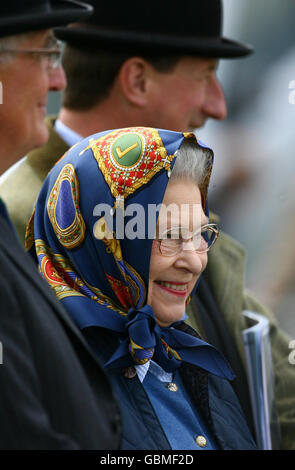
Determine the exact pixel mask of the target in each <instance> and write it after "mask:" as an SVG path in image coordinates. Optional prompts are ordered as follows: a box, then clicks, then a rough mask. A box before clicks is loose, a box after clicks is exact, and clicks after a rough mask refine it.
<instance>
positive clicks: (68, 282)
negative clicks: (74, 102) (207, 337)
mask: <svg viewBox="0 0 295 470" xmlns="http://www.w3.org/2000/svg"><path fill="white" fill-rule="evenodd" d="M185 139H192V140H193V142H195V144H196V146H197V145H200V146H202V147H204V144H202V143H200V142H198V140H197V139H196V137H195V136H194V134H187V133H185V134H184V133H179V132H172V131H166V130H160V129H158V130H157V129H153V128H143V127H133V128H126V129H118V130H113V131H106V132H101V133H98V134H95V135H93V136H91V137H90V138H87V139H85V140H83V141H82V142H80V143H79V144H77V145H75V146H74V147H72V148H71V149H70V150H69V151H68V152H67V153H66V154H65V155H64V157H63V158H61V159H60V160H59V162H57V164H56V165H55V166H54V167H53V169H52V170H51V172H50V173H49V175H48V176H47V178H46V180H45V182H44V185H43V187H42V190H41V193H40V195H39V198H38V201H37V203H36V207H35V210H34V213H33V216H32V218H31V221H30V223H29V226H28V229H27V235H26V245H27V249H28V250H29V251H30V252H31V253H32V254H33V255H34V256H36V257H37V260H38V264H39V268H40V271H41V274H42V276H43V277H44V278H45V280H46V281H47V282H48V284H49V285H50V286H51V288H52V289H53V290H54V292H55V294H56V296H57V298H58V299H59V300H60V301H61V302H62V303H63V305H64V307H65V308H66V310H67V311H68V313H69V315H70V316H71V317H72V319H73V320H74V322H75V323H76V324H77V325H78V327H79V328H80V329H81V330H83V329H84V328H87V327H90V326H100V327H102V328H106V329H108V330H111V331H113V332H114V333H115V334H117V335H118V336H119V338H120V346H119V347H118V349H117V350H116V351H115V352H114V354H113V356H112V357H111V358H110V359H109V361H108V362H107V364H106V366H107V367H117V366H122V367H125V366H126V367H127V366H130V365H134V364H144V363H145V362H147V361H148V360H150V359H151V358H153V360H155V361H156V362H158V363H159V364H160V365H161V366H162V367H163V368H164V369H165V370H167V371H171V370H174V369H175V368H176V367H178V366H179V365H180V364H181V361H182V360H183V361H186V362H190V363H193V364H197V365H201V366H204V358H205V357H206V368H209V369H210V370H211V371H212V372H214V373H216V374H218V375H222V376H226V377H228V378H232V373H231V371H230V370H229V369H228V366H227V365H226V363H225V362H224V361H223V359H222V357H221V355H219V353H218V351H216V350H215V348H213V347H212V346H209V345H208V344H207V343H205V342H204V341H202V340H201V339H197V338H195V337H193V336H191V335H188V334H186V333H184V332H182V331H178V330H177V329H176V328H174V326H173V325H171V326H170V327H168V328H160V327H159V326H158V325H157V323H156V321H155V317H154V313H153V310H152V307H151V306H149V305H147V304H146V300H147V288H148V281H149V264H150V256H151V248H152V238H151V236H149V237H148V223H149V222H150V221H148V210H147V207H148V204H154V205H159V204H160V203H161V202H162V200H163V197H164V193H165V190H166V186H167V184H168V181H169V176H170V173H171V170H172V168H173V165H174V162H175V158H177V155H176V152H177V150H178V149H179V148H180V146H181V144H182V142H183V141H184V140H185ZM209 150H210V149H209ZM208 155H211V157H210V158H209V157H208V171H207V178H206V181H205V183H204V185H203V186H202V187H200V190H201V194H202V201H203V207H204V209H205V210H206V212H207V208H206V199H207V188H208V183H209V178H210V173H211V169H212V162H213V153H212V151H210V152H208ZM131 204H140V205H141V206H142V207H143V208H144V209H145V211H144V215H143V219H141V220H140V221H139V220H138V221H137V229H139V228H140V231H141V234H142V233H143V234H144V236H143V237H141V238H134V239H133V240H130V239H128V238H127V237H125V238H123V236H124V229H126V227H127V224H129V228H130V224H134V223H135V221H134V220H132V217H130V214H129V216H126V217H124V218H122V215H123V214H124V213H125V214H126V213H128V207H129V208H130V207H131ZM102 205H104V206H102ZM102 207H105V208H106V209H105V211H101V209H102ZM123 207H124V209H122V208H123ZM124 211H125V212H124ZM119 215H120V216H121V218H120V217H119ZM118 220H119V221H122V220H123V226H122V223H120V224H119V222H118ZM138 225H140V227H138ZM122 227H123V236H122ZM110 235H111V237H110ZM208 358H209V359H208Z"/></svg>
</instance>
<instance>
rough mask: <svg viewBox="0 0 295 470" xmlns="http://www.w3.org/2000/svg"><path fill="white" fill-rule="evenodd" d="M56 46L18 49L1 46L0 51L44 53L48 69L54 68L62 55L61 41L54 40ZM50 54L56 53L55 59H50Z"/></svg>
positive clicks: (58, 63)
mask: <svg viewBox="0 0 295 470" xmlns="http://www.w3.org/2000/svg"><path fill="white" fill-rule="evenodd" d="M55 44H56V47H50V48H48V47H36V48H34V47H32V48H25V49H18V48H10V47H6V48H1V49H0V53H2V52H4V53H10V52H12V53H16V54H22V53H24V54H40V55H42V54H44V55H45V56H47V57H48V68H49V69H50V70H55V69H57V68H58V66H59V65H60V60H61V55H62V41H59V40H57V41H55ZM50 55H51V56H53V55H56V58H55V60H54V59H52V58H51V57H50Z"/></svg>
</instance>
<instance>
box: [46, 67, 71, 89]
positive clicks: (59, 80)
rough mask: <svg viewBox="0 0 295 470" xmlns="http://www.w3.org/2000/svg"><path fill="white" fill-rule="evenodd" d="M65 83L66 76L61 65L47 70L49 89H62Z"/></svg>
mask: <svg viewBox="0 0 295 470" xmlns="http://www.w3.org/2000/svg"><path fill="white" fill-rule="evenodd" d="M66 84H67V80H66V76H65V73H64V70H63V68H62V66H61V65H59V66H58V67H57V68H56V69H51V70H49V91H62V90H63V89H64V88H65V87H66Z"/></svg>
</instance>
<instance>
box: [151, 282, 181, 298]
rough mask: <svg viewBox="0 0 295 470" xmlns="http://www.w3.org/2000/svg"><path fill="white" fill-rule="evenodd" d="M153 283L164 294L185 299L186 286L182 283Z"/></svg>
mask: <svg viewBox="0 0 295 470" xmlns="http://www.w3.org/2000/svg"><path fill="white" fill-rule="evenodd" d="M155 283H156V284H157V285H158V286H159V287H160V288H161V289H163V290H165V291H166V292H170V293H171V294H174V295H177V296H181V297H185V296H186V294H187V289H188V284H187V283H183V282H175V283H174V282H166V281H155Z"/></svg>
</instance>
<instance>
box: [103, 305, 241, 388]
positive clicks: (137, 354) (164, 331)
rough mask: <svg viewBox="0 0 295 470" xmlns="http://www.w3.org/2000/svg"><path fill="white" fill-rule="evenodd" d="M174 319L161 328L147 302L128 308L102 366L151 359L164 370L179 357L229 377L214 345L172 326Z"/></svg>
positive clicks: (176, 363) (175, 364) (177, 362)
mask: <svg viewBox="0 0 295 470" xmlns="http://www.w3.org/2000/svg"><path fill="white" fill-rule="evenodd" d="M177 323H179V322H177ZM177 323H174V324H172V325H171V326H169V327H166V328H161V327H160V326H159V325H157V323H156V321H155V317H154V313H153V309H152V307H151V306H149V305H145V306H144V307H143V308H141V309H138V310H135V309H131V310H129V313H128V317H127V319H126V323H125V325H124V326H123V328H122V331H121V333H122V338H123V339H122V341H121V343H120V345H119V347H118V348H117V349H116V351H115V352H114V354H113V355H112V357H111V358H110V359H109V360H108V362H107V363H106V364H105V367H107V368H114V367H129V366H134V365H140V364H145V363H146V362H148V361H149V360H151V359H153V361H155V362H157V363H158V364H159V365H160V366H161V367H162V368H163V369H164V370H165V371H167V372H173V371H174V370H175V369H177V368H178V367H179V366H180V365H181V362H182V361H183V362H188V363H190V364H194V365H196V366H199V367H201V368H203V369H205V370H207V371H209V372H212V373H213V374H215V375H218V376H220V377H223V378H227V379H229V380H232V379H233V378H234V377H235V376H234V374H233V372H232V370H231V368H230V366H229V365H228V363H227V361H226V360H225V358H224V357H223V355H222V354H221V353H220V352H219V351H217V349H215V348H214V346H211V345H210V344H208V343H206V342H205V341H202V340H201V339H199V338H196V337H194V336H191V335H190V334H187V333H184V332H183V331H179V330H177V329H175V328H174V326H173V325H177Z"/></svg>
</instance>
